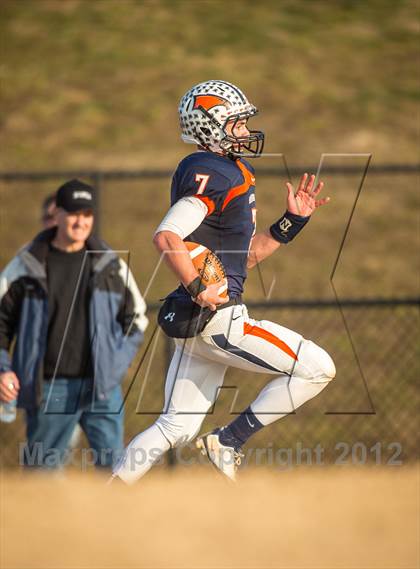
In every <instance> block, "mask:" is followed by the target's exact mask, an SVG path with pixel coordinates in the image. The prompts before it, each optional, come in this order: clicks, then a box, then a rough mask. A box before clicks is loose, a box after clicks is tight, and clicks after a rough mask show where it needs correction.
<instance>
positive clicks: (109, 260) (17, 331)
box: [0, 179, 148, 468]
mask: <svg viewBox="0 0 420 569" xmlns="http://www.w3.org/2000/svg"><path fill="white" fill-rule="evenodd" d="M95 201H96V200H95V190H94V188H92V187H91V186H89V185H88V184H85V183H84V182H81V181H79V180H75V179H74V180H70V181H68V182H66V183H65V184H63V185H62V186H61V187H60V188H59V189H58V191H57V195H56V212H55V219H56V223H57V225H56V226H55V227H52V228H49V229H46V230H44V231H42V232H41V233H40V234H39V235H37V236H36V237H35V239H34V240H33V241H32V242H31V243H29V244H28V245H27V246H26V247H25V248H24V249H23V250H21V251H19V252H18V254H17V255H16V256H15V257H14V258H13V259H12V261H11V262H10V263H9V264H8V265H7V267H6V268H5V270H4V271H3V273H2V274H1V275H0V399H1V400H2V401H6V402H8V401H12V400H14V399H16V398H17V400H18V406H19V407H22V408H24V409H25V411H26V427H27V444H26V447H25V449H24V452H23V457H22V458H23V462H24V464H25V465H27V466H41V467H59V466H61V465H63V464H64V463H65V462H68V453H67V449H68V444H69V440H70V437H71V435H72V433H73V430H74V427H75V425H76V424H77V423H79V424H80V426H81V428H82V429H83V431H84V432H85V434H86V436H87V439H88V441H89V444H90V447H91V449H92V454H93V457H94V462H95V464H96V465H97V466H102V467H108V468H109V467H111V466H112V463H113V461H114V460H115V459H116V458H117V457H118V455H119V453H120V451H121V449H122V445H123V400H122V393H121V382H122V380H123V378H124V375H125V374H126V372H127V370H128V367H129V365H130V363H131V361H132V360H133V358H134V356H135V354H136V352H137V350H138V348H139V346H140V344H141V343H142V340H143V333H144V331H145V329H146V327H147V324H148V320H147V318H146V316H145V310H146V306H145V303H144V300H143V298H142V296H141V295H140V292H139V290H138V288H137V285H136V283H135V281H134V278H133V276H132V274H131V272H130V270H129V268H128V267H127V265H126V264H125V263H124V261H123V260H122V259H120V258H119V257H118V256H117V254H116V253H115V252H114V251H113V250H112V249H110V248H109V246H108V245H106V244H105V243H104V241H102V240H101V239H99V238H98V237H96V236H94V235H92V229H93V225H94V219H95ZM14 337H16V343H15V345H14V349H13V359H11V358H10V355H9V351H10V347H11V344H12V341H13V339H14Z"/></svg>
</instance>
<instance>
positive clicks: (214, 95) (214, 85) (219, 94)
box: [178, 80, 264, 157]
mask: <svg viewBox="0 0 420 569" xmlns="http://www.w3.org/2000/svg"><path fill="white" fill-rule="evenodd" d="M178 111H179V119H180V124H181V131H182V135H181V138H182V140H183V141H184V142H187V143H189V144H198V145H199V146H202V147H204V148H206V149H207V150H210V151H211V152H222V153H223V154H230V155H233V156H244V155H246V156H250V157H257V156H260V155H261V153H262V151H263V147H264V133H263V132H261V131H259V130H250V131H249V135H248V136H243V137H237V136H234V135H233V134H232V135H230V134H228V133H227V132H226V130H225V127H226V124H227V123H228V122H229V121H232V120H234V121H235V122H234V124H233V127H232V132H234V130H235V125H236V122H237V121H239V120H242V119H248V118H250V117H253V116H254V115H256V114H257V113H258V110H257V108H256V107H254V105H252V104H251V103H250V102H249V101H248V99H247V98H246V97H245V95H244V94H243V93H242V91H241V90H240V89H238V87H235V85H232V84H231V83H228V82H227V81H217V80H211V81H205V82H204V83H199V84H198V85H195V86H194V87H193V88H192V89H190V90H189V91H188V92H187V93H186V94H185V95H184V96H183V97H182V99H181V102H180V104H179V109H178Z"/></svg>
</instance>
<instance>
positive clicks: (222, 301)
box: [219, 296, 229, 304]
mask: <svg viewBox="0 0 420 569" xmlns="http://www.w3.org/2000/svg"><path fill="white" fill-rule="evenodd" d="M219 300H220V304H226V303H227V302H229V297H228V296H225V297H222V296H219Z"/></svg>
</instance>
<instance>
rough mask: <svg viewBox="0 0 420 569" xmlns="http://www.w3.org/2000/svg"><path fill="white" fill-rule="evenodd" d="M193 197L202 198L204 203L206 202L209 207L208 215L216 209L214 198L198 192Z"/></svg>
mask: <svg viewBox="0 0 420 569" xmlns="http://www.w3.org/2000/svg"><path fill="white" fill-rule="evenodd" d="M193 197H195V198H197V199H199V200H201V201H202V202H203V203H205V204H206V206H207V209H208V212H207V215H206V217H208V216H209V215H211V214H212V213H213V212H214V210H215V209H216V204H215V203H214V201H213V200H212V199H210V198H208V197H207V196H200V195H198V194H195V196H193Z"/></svg>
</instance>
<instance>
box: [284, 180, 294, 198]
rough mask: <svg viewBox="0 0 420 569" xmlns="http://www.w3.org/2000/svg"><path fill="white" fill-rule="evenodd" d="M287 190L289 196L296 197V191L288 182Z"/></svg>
mask: <svg viewBox="0 0 420 569" xmlns="http://www.w3.org/2000/svg"><path fill="white" fill-rule="evenodd" d="M286 188H287V193H288V194H289V196H291V195H292V196H294V195H295V190H294V188H293V186H292V184H291V183H290V182H286Z"/></svg>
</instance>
